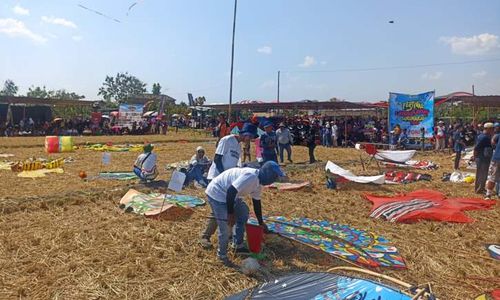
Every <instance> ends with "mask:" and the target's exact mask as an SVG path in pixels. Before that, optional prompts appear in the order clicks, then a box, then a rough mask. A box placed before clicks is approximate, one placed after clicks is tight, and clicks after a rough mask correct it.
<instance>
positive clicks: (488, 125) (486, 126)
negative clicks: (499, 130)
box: [483, 122, 495, 129]
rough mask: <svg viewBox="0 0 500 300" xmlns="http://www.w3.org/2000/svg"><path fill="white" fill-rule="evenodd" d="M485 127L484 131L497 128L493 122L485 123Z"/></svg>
mask: <svg viewBox="0 0 500 300" xmlns="http://www.w3.org/2000/svg"><path fill="white" fill-rule="evenodd" d="M483 127H484V129H487V128H493V127H495V125H494V124H493V123H491V122H488V123H484V125H483Z"/></svg>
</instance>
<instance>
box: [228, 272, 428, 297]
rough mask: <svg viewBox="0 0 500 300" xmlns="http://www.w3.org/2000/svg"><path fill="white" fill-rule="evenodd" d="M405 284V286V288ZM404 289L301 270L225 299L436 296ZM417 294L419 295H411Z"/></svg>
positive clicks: (344, 276)
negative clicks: (298, 272) (420, 294)
mask: <svg viewBox="0 0 500 300" xmlns="http://www.w3.org/2000/svg"><path fill="white" fill-rule="evenodd" d="M406 289H407V288H406V286H405V287H404V290H406ZM423 294H424V295H422V296H419V295H417V294H416V293H415V292H406V291H403V290H402V289H399V288H395V287H391V286H389V285H385V284H382V283H379V282H375V281H371V280H367V279H361V278H356V277H351V276H347V275H339V274H334V273H300V274H294V275H288V276H283V277H280V278H277V279H275V280H273V281H271V282H265V283H263V284H260V285H258V286H256V287H254V288H252V289H247V290H244V291H242V292H240V293H238V294H235V295H232V296H229V297H227V298H226V300H250V299H259V300H271V299H273V300H274V299H295V300H298V299H314V300H336V299H339V300H340V299H342V300H357V299H360V300H361V299H364V300H372V299H373V300H377V299H378V300H382V299H383V300H411V299H421V300H430V299H436V298H434V296H433V295H429V294H428V293H423ZM414 297H418V298H414Z"/></svg>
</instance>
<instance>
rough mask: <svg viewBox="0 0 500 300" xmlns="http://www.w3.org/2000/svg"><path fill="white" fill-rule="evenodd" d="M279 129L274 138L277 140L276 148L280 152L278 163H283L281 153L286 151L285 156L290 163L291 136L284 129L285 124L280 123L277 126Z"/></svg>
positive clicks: (288, 131) (286, 129) (287, 130)
mask: <svg viewBox="0 0 500 300" xmlns="http://www.w3.org/2000/svg"><path fill="white" fill-rule="evenodd" d="M279 127H280V128H278V130H276V137H277V138H278V148H279V151H280V162H281V163H283V151H285V150H286V154H287V157H288V161H289V162H291V163H292V162H293V161H292V144H293V139H292V134H291V133H290V130H289V129H288V128H286V126H285V123H283V122H281V123H280V125H279Z"/></svg>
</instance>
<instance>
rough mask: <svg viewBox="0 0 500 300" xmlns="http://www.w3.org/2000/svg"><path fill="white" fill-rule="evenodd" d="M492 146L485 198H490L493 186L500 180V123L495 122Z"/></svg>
mask: <svg viewBox="0 0 500 300" xmlns="http://www.w3.org/2000/svg"><path fill="white" fill-rule="evenodd" d="M491 144H492V146H493V148H494V152H493V157H492V159H491V164H490V169H489V174H488V180H487V181H486V198H485V199H491V197H492V195H493V190H494V189H495V186H496V185H497V184H498V183H499V182H500V123H498V122H497V123H495V135H494V136H493V138H492V139H491Z"/></svg>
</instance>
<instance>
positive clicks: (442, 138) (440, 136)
mask: <svg viewBox="0 0 500 300" xmlns="http://www.w3.org/2000/svg"><path fill="white" fill-rule="evenodd" d="M435 137H436V151H438V152H441V151H444V148H445V143H446V128H445V126H444V122H443V121H439V122H438V126H436V135H435Z"/></svg>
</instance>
